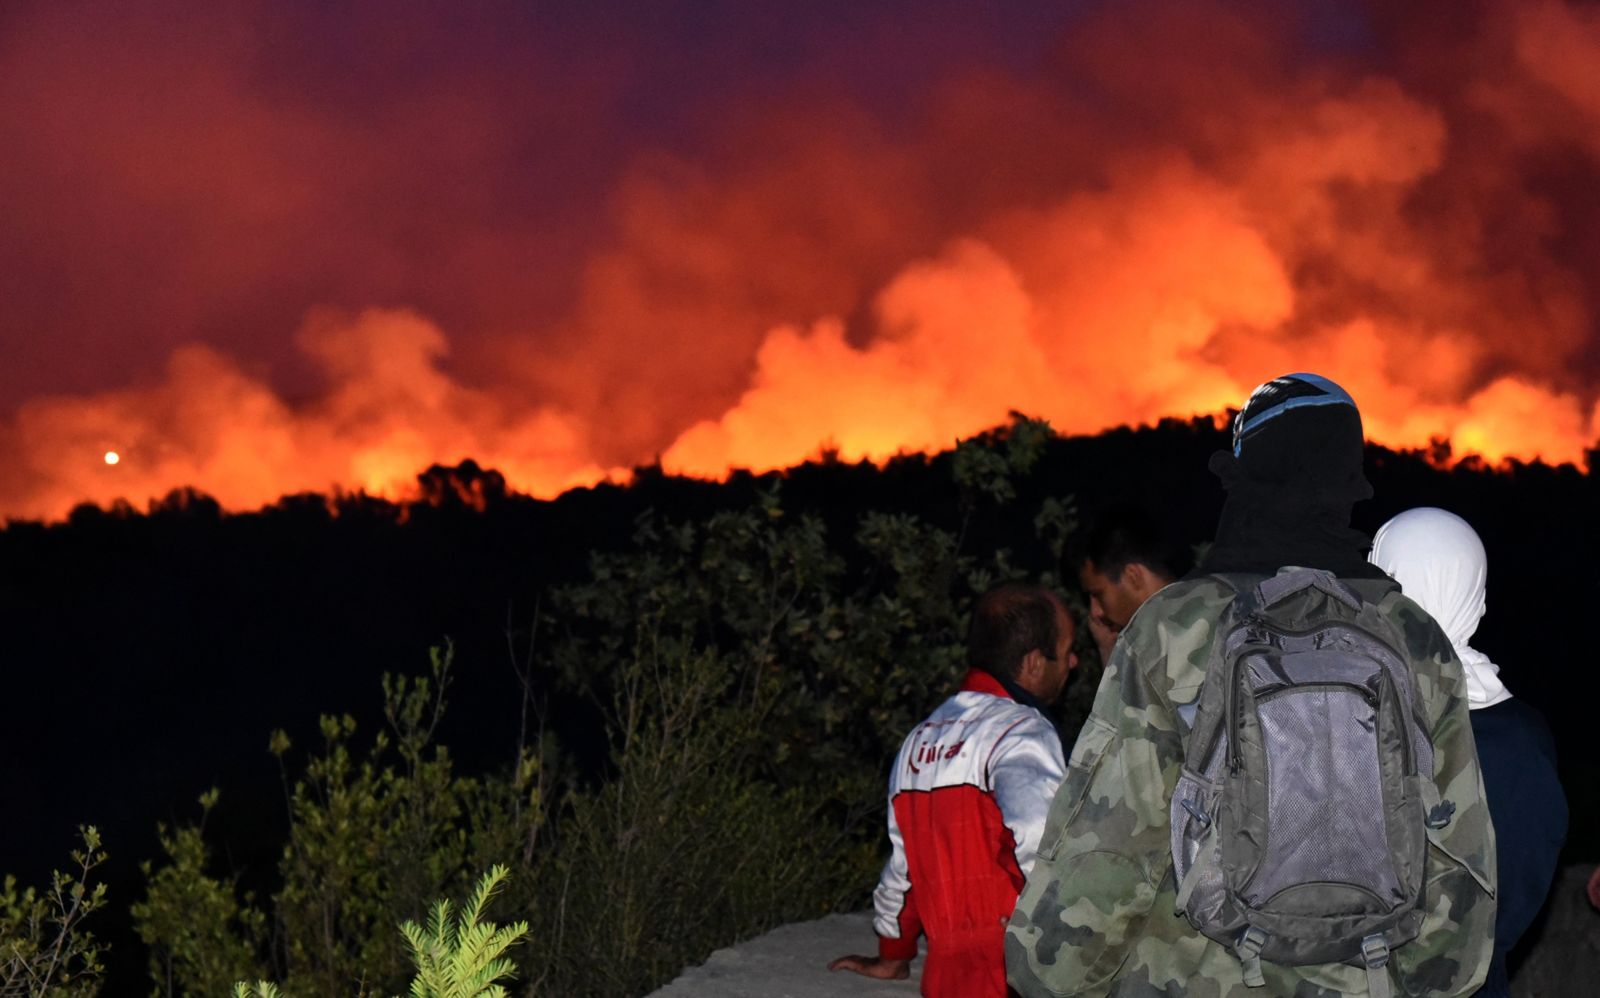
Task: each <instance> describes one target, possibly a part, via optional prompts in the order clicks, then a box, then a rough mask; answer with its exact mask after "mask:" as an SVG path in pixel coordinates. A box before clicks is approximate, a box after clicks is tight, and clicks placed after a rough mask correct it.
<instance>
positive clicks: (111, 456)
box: [106, 450, 122, 464]
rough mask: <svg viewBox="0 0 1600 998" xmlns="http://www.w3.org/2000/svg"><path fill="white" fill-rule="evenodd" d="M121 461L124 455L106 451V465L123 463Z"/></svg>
mask: <svg viewBox="0 0 1600 998" xmlns="http://www.w3.org/2000/svg"><path fill="white" fill-rule="evenodd" d="M121 460H122V455H121V454H118V453H117V452H116V451H114V450H108V451H106V463H107V464H116V463H117V462H118V461H121Z"/></svg>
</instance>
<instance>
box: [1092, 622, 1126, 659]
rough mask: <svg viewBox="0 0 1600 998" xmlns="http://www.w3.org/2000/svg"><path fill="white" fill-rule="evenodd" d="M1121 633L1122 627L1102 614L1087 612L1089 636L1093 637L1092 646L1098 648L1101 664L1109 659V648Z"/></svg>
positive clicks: (1114, 643)
mask: <svg viewBox="0 0 1600 998" xmlns="http://www.w3.org/2000/svg"><path fill="white" fill-rule="evenodd" d="M1121 633H1122V628H1120V627H1118V626H1117V625H1115V624H1113V623H1112V622H1111V621H1109V620H1107V619H1106V617H1105V615H1104V614H1100V613H1091V614H1089V636H1090V637H1092V638H1094V646H1095V647H1096V648H1098V649H1099V650H1100V664H1101V665H1105V663H1107V662H1109V661H1111V649H1112V647H1113V646H1115V645H1116V643H1117V635H1118V634H1121Z"/></svg>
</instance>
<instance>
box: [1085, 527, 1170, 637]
mask: <svg viewBox="0 0 1600 998" xmlns="http://www.w3.org/2000/svg"><path fill="white" fill-rule="evenodd" d="M1080 556H1081V557H1080V560H1079V563H1078V582H1079V584H1081V585H1082V586H1083V591H1084V592H1085V593H1086V594H1088V596H1089V633H1090V635H1092V636H1093V638H1094V643H1095V647H1097V648H1098V649H1099V650H1100V661H1101V662H1105V661H1108V660H1109V659H1110V658H1111V646H1112V645H1113V644H1115V643H1116V640H1117V635H1118V634H1121V633H1122V629H1123V628H1124V627H1127V626H1128V621H1130V620H1132V619H1133V614H1134V611H1136V610H1138V609H1139V607H1141V606H1143V605H1144V602H1145V600H1147V599H1149V598H1150V597H1152V596H1154V595H1155V594H1156V593H1157V592H1159V591H1160V590H1161V589H1162V588H1164V587H1165V586H1167V585H1168V584H1170V583H1171V582H1172V581H1173V580H1174V579H1176V578H1177V577H1178V576H1179V575H1181V574H1182V570H1181V568H1180V567H1179V564H1178V558H1177V556H1176V555H1175V553H1174V552H1173V549H1172V547H1171V545H1170V544H1169V543H1168V541H1167V539H1166V536H1165V535H1164V534H1163V532H1162V530H1161V528H1160V527H1159V526H1157V524H1156V522H1155V520H1154V519H1153V518H1152V517H1151V516H1150V515H1149V514H1148V513H1146V512H1145V511H1144V510H1142V509H1138V508H1136V507H1133V506H1113V507H1111V508H1109V509H1107V510H1105V511H1104V512H1102V513H1101V514H1100V515H1099V516H1097V517H1095V520H1094V523H1093V525H1092V526H1091V527H1090V528H1089V532H1088V535H1087V536H1086V537H1085V539H1084V543H1083V547H1082V549H1081V551H1080Z"/></svg>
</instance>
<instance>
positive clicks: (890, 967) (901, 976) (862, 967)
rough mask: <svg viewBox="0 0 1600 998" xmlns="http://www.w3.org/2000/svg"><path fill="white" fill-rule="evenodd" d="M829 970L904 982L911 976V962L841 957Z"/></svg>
mask: <svg viewBox="0 0 1600 998" xmlns="http://www.w3.org/2000/svg"><path fill="white" fill-rule="evenodd" d="M828 969H829V970H849V971H853V972H854V973H857V974H860V975H862V976H863V977H876V978H878V979H879V980H881V981H903V980H905V979H906V978H908V977H910V976H911V961H910V960H891V959H889V958H888V957H883V956H856V955H854V954H851V955H850V956H841V957H840V958H839V959H837V960H835V961H833V962H832V963H830V964H828Z"/></svg>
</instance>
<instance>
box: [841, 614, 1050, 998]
mask: <svg viewBox="0 0 1600 998" xmlns="http://www.w3.org/2000/svg"><path fill="white" fill-rule="evenodd" d="M1072 641H1073V622H1072V617H1071V616H1070V615H1069V614H1068V613H1067V610H1066V607H1065V606H1064V605H1063V604H1062V602H1061V599H1060V597H1058V596H1057V595H1056V594H1055V593H1053V592H1051V591H1050V590H1048V589H1046V588H1044V587H1041V586H1034V585H1026V584H1021V583H1007V584H1005V585H1002V586H999V587H997V588H995V589H992V590H990V591H989V592H987V593H985V594H984V595H983V596H982V597H981V598H980V599H979V600H978V605H977V607H976V608H975V609H974V610H973V615H972V626H971V629H970V631H969V633H968V639H967V659H968V664H969V666H970V669H969V671H968V672H967V675H966V678H965V679H964V680H963V681H962V683H961V689H960V691H959V692H957V693H956V695H955V696H952V697H951V698H950V699H948V700H946V701H945V702H944V703H942V704H940V705H939V707H938V708H937V709H936V710H934V712H933V713H932V714H930V715H929V716H928V719H927V720H925V721H923V722H922V723H921V724H919V725H917V727H916V728H914V729H912V731H911V733H910V734H909V735H907V736H906V740H905V742H904V743H902V745H901V746H900V754H899V755H898V756H897V757H896V758H895V763H894V770H893V771H892V772H891V773H890V775H889V842H890V845H891V847H892V852H891V854H890V856H889V862H888V863H886V864H885V865H884V868H883V875H882V877H880V878H879V881H878V889H877V890H876V891H874V892H873V905H874V908H875V909H876V916H877V917H876V919H875V920H874V928H875V929H876V930H877V933H878V956H876V957H866V956H846V957H840V958H839V959H837V960H835V961H833V963H831V964H829V969H832V970H853V971H856V972H857V973H861V974H866V975H868V976H871V977H882V978H902V977H906V976H908V974H909V972H910V971H909V966H910V962H911V959H912V957H914V956H916V954H917V936H918V935H926V936H927V937H928V958H927V963H926V965H925V966H924V967H923V972H922V993H923V994H924V995H927V996H929V998H984V996H995V998H1004V996H1005V994H1006V968H1005V923H1006V919H1007V918H1008V917H1009V916H1010V914H1011V910H1012V908H1014V907H1015V906H1016V900H1017V895H1018V894H1019V893H1020V892H1021V890H1022V884H1023V880H1024V878H1025V877H1026V876H1027V874H1028V871H1029V869H1031V868H1032V866H1033V860H1034V855H1035V853H1036V852H1037V850H1038V848H1039V837H1040V835H1041V834H1043V832H1044V822H1045V813H1046V811H1047V810H1048V808H1049V806H1050V801H1051V799H1052V798H1053V797H1054V795H1055V792H1056V786H1057V785H1058V784H1059V783H1060V782H1061V778H1062V774H1063V772H1064V771H1065V764H1064V762H1063V759H1062V753H1061V739H1060V736H1059V735H1057V733H1056V729H1055V725H1054V724H1053V723H1052V722H1051V720H1050V719H1049V718H1048V717H1046V716H1045V714H1044V707H1045V706H1046V705H1048V704H1050V703H1052V702H1054V701H1055V699H1056V698H1057V697H1058V696H1059V695H1060V694H1061V690H1062V689H1063V688H1064V687H1065V686H1066V682H1067V674H1068V673H1069V672H1070V671H1071V670H1072V669H1073V668H1074V667H1075V666H1076V665H1077V656H1076V655H1075V654H1074V653H1073V651H1072Z"/></svg>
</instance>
